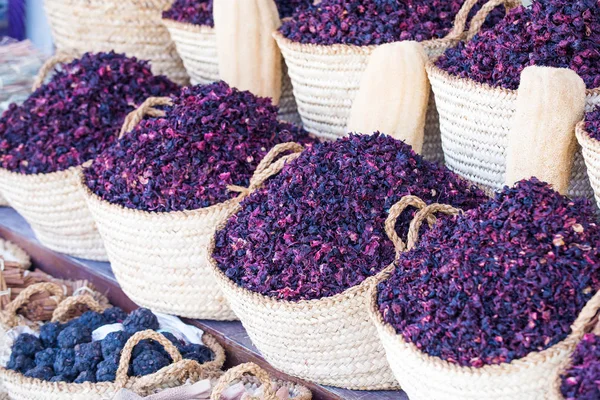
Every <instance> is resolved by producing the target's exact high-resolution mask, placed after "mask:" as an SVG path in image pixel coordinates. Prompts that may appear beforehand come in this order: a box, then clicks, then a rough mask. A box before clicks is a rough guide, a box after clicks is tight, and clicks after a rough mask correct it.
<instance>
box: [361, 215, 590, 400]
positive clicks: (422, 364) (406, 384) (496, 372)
mask: <svg viewBox="0 0 600 400" xmlns="http://www.w3.org/2000/svg"><path fill="white" fill-rule="evenodd" d="M439 207H442V208H439ZM443 207H447V209H448V210H454V209H453V208H452V207H449V206H445V205H440V204H433V205H430V206H427V207H425V208H424V209H422V210H420V211H419V212H417V214H416V215H415V217H414V219H413V222H412V223H411V228H410V232H413V237H412V238H410V237H409V243H408V246H407V249H411V248H413V246H414V245H415V243H416V240H417V236H418V231H419V227H420V224H421V222H422V221H423V219H425V218H427V217H428V216H429V215H430V214H432V213H435V212H437V211H443V212H446V211H447V210H445V209H444V208H443ZM369 297H370V305H369V313H370V315H371V319H372V321H373V323H374V325H375V326H376V327H377V332H378V334H379V337H380V338H381V342H382V343H383V347H384V348H385V352H386V356H387V359H388V362H389V365H390V367H391V368H392V371H393V372H394V375H395V377H396V379H398V382H399V383H400V385H401V386H402V389H403V390H404V391H405V392H406V394H407V395H408V397H409V398H410V399H411V400H481V399H489V400H514V399H519V400H551V399H552V400H554V399H556V400H561V399H562V397H560V392H558V393H557V391H556V390H557V389H556V385H555V382H556V379H557V376H558V374H560V372H561V371H562V370H563V369H564V366H565V365H566V364H565V363H567V362H568V360H569V357H570V356H571V354H572V352H573V351H574V349H575V346H576V345H577V343H579V341H580V340H581V338H582V337H583V335H584V334H585V333H586V332H587V331H589V327H590V322H591V321H592V320H593V319H594V317H595V315H596V314H597V312H598V310H599V309H600V292H598V293H596V294H595V295H594V297H592V299H591V300H589V301H588V303H587V304H586V305H585V307H584V308H583V310H582V311H581V313H580V314H579V316H578V318H577V320H576V321H575V322H574V323H573V325H572V326H571V334H570V335H569V336H568V337H567V338H566V339H565V340H563V341H562V342H560V343H558V344H556V345H554V346H552V347H550V348H549V349H546V350H544V351H541V352H532V353H530V354H529V355H527V356H526V357H524V358H521V359H518V360H514V361H512V362H511V363H505V364H499V365H487V366H484V367H482V368H472V367H461V366H459V365H456V364H452V363H449V362H447V361H444V360H442V359H441V358H438V357H432V356H429V355H427V354H425V353H423V352H422V351H420V350H419V349H418V348H417V347H416V346H415V345H414V344H412V343H409V342H407V341H406V340H404V337H403V336H402V335H399V334H397V333H396V330H395V329H394V328H393V327H392V326H391V325H390V324H388V323H387V322H385V321H384V320H383V317H382V315H381V313H380V312H379V307H378V303H377V285H373V287H372V288H371V291H370V294H369Z"/></svg>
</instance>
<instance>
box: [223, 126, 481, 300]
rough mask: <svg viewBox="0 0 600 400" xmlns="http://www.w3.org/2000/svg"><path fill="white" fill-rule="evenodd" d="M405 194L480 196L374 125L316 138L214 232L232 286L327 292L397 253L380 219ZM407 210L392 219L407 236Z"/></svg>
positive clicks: (279, 293)
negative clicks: (372, 129)
mask: <svg viewBox="0 0 600 400" xmlns="http://www.w3.org/2000/svg"><path fill="white" fill-rule="evenodd" d="M408 194H412V195H416V196H419V197H421V198H422V199H423V200H424V201H425V202H427V203H432V202H438V201H441V202H448V203H451V204H454V205H456V206H457V207H460V208H464V209H470V208H472V207H475V206H477V205H478V204H480V203H482V202H483V201H485V200H487V197H486V196H485V195H484V194H483V193H482V192H481V191H480V190H479V189H477V188H475V187H474V186H471V185H469V184H468V183H466V182H465V181H462V180H460V179H459V178H458V177H457V175H455V174H454V173H452V172H450V171H449V170H448V169H447V168H445V167H443V166H439V165H437V164H433V163H429V162H427V161H424V160H423V159H422V158H421V157H420V156H419V155H417V154H415V153H414V152H413V151H412V149H411V148H410V146H409V145H407V144H405V143H403V142H400V141H398V140H395V139H393V138H391V137H389V136H386V135H382V134H379V133H376V134H373V135H354V134H353V135H350V136H349V137H345V138H341V139H338V140H337V141H335V142H326V143H320V144H317V145H314V146H313V147H312V148H311V149H308V150H306V151H304V152H303V153H302V155H301V156H300V157H299V158H298V159H296V160H294V161H293V162H292V163H289V164H288V165H286V166H285V167H284V169H283V170H282V172H281V173H280V174H279V175H277V176H276V177H274V178H273V179H271V180H270V181H269V182H268V183H267V185H266V186H265V187H263V188H262V189H260V190H258V191H256V192H254V193H253V194H252V195H250V196H249V197H248V198H246V199H245V200H244V201H243V202H242V204H241V206H242V209H241V211H239V212H238V213H237V214H236V215H234V216H232V217H231V218H230V219H229V221H228V222H227V225H226V226H225V227H224V229H222V230H220V231H219V232H218V233H217V235H216V238H215V241H216V244H215V251H214V253H213V257H214V259H215V260H216V262H217V264H218V266H219V268H220V269H221V270H222V271H223V272H224V273H225V274H226V275H227V276H228V277H229V278H231V279H232V280H233V281H234V282H235V283H236V284H238V285H240V286H242V287H244V288H246V289H249V290H251V291H254V292H258V293H261V294H263V295H266V296H270V297H274V298H277V299H282V300H291V301H297V300H310V299H318V298H323V297H329V296H333V295H335V294H338V293H341V292H343V291H345V290H346V289H348V288H350V287H353V286H356V285H359V284H360V283H361V282H363V281H364V280H365V279H366V278H368V277H370V276H373V275H375V274H377V273H378V272H380V271H381V270H382V269H383V268H385V267H386V266H388V265H389V264H390V263H391V262H392V261H393V259H394V246H393V244H392V242H391V241H390V240H389V239H388V238H387V235H386V233H385V231H384V223H385V220H386V218H387V216H388V212H389V209H390V207H391V206H392V205H394V204H395V203H396V202H397V201H399V200H400V199H401V198H402V197H403V196H405V195H408ZM413 213H414V210H407V211H406V212H405V213H404V214H403V215H402V216H401V217H400V218H399V219H398V223H397V226H396V228H397V230H398V232H399V235H400V236H401V237H405V236H406V233H407V231H408V225H409V222H410V220H411V219H412V214H413Z"/></svg>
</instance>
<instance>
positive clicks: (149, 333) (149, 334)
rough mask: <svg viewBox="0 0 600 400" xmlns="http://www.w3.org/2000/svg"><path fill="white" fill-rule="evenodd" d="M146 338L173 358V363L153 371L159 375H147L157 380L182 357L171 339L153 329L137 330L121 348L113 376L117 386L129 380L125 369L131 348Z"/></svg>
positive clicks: (171, 369) (129, 358)
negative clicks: (158, 345)
mask: <svg viewBox="0 0 600 400" xmlns="http://www.w3.org/2000/svg"><path fill="white" fill-rule="evenodd" d="M146 339H150V340H154V341H155V342H157V343H158V344H160V345H161V346H162V347H164V349H165V350H166V352H167V353H168V354H169V356H170V357H171V360H173V363H172V364H171V366H170V367H165V368H163V369H161V370H159V371H157V372H156V373H155V374H159V375H154V374H153V375H154V376H152V375H148V376H149V377H152V378H154V379H157V380H159V379H160V377H161V376H163V375H165V374H167V373H170V372H169V371H173V367H172V366H173V365H175V364H178V363H180V362H181V360H182V359H183V358H182V357H181V353H180V352H179V350H177V347H175V345H174V344H173V343H171V341H170V340H169V339H167V338H166V337H164V336H163V335H161V334H160V333H158V332H156V331H153V330H151V329H147V330H145V331H141V332H137V333H135V334H134V335H133V336H132V337H130V338H129V340H127V343H125V346H124V347H123V350H122V351H121V360H120V361H119V368H117V373H116V378H115V384H116V385H117V387H119V388H124V387H125V386H126V385H127V381H128V380H129V377H128V376H127V370H128V369H129V363H130V361H131V353H132V352H133V348H134V347H135V346H136V345H137V344H138V343H139V342H141V341H142V340H146ZM196 364H198V363H196Z"/></svg>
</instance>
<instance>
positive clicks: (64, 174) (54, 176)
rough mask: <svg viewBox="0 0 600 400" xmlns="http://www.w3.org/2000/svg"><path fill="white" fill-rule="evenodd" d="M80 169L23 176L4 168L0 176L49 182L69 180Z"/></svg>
mask: <svg viewBox="0 0 600 400" xmlns="http://www.w3.org/2000/svg"><path fill="white" fill-rule="evenodd" d="M81 169H82V164H80V165H75V166H72V167H69V168H67V169H62V170H60V171H54V172H39V173H37V174H24V173H21V172H15V171H10V170H8V169H6V168H0V174H4V175H7V176H10V177H11V178H14V179H24V180H29V181H42V180H44V181H49V180H60V179H69V178H71V177H72V176H73V175H76V174H77V173H78V172H79V170H81Z"/></svg>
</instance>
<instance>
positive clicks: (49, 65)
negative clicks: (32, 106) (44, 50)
mask: <svg viewBox="0 0 600 400" xmlns="http://www.w3.org/2000/svg"><path fill="white" fill-rule="evenodd" d="M74 59H75V56H74V55H72V54H68V53H57V54H55V55H53V56H52V57H50V58H49V59H47V60H46V62H45V63H44V64H43V65H42V67H41V68H40V70H39V72H38V74H37V76H36V77H35V79H34V81H33V85H32V87H31V91H32V92H35V91H36V90H37V89H39V88H40V86H42V85H43V84H44V80H45V79H46V77H47V76H48V74H49V73H50V72H51V71H52V70H54V68H55V67H56V66H57V65H58V64H64V63H68V62H71V61H73V60H74Z"/></svg>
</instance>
